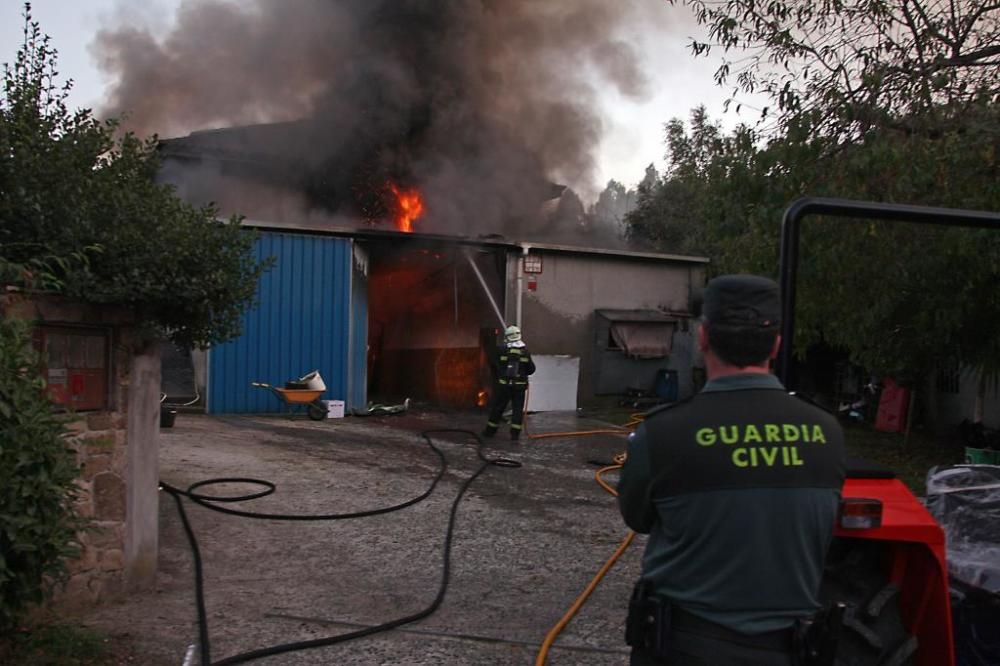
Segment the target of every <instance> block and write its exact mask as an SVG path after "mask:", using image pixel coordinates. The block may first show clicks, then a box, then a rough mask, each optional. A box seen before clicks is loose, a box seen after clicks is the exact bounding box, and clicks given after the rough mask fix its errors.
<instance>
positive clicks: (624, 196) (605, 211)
mask: <svg viewBox="0 0 1000 666" xmlns="http://www.w3.org/2000/svg"><path fill="white" fill-rule="evenodd" d="M636 197H637V195H636V193H635V191H633V190H630V189H627V188H626V187H625V186H624V185H622V184H621V183H619V182H618V181H617V180H614V179H612V180H609V181H608V184H607V186H606V187H605V188H604V189H603V190H602V191H601V193H600V194H599V195H598V196H597V201H595V202H594V204H593V205H592V206H591V209H590V216H591V217H593V218H594V221H595V222H596V224H598V225H601V226H603V227H605V228H608V229H614V230H615V233H616V234H617V235H618V236H624V235H625V216H626V215H627V214H628V212H629V211H630V210H631V209H632V207H633V205H634V204H635V201H636Z"/></svg>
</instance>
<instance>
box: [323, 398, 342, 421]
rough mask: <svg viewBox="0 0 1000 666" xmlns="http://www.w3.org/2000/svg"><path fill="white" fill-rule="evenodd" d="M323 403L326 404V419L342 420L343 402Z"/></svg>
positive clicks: (327, 401)
mask: <svg viewBox="0 0 1000 666" xmlns="http://www.w3.org/2000/svg"><path fill="white" fill-rule="evenodd" d="M323 402H324V403H325V404H326V418H328V419H342V418H344V401H343V400H324V401H323Z"/></svg>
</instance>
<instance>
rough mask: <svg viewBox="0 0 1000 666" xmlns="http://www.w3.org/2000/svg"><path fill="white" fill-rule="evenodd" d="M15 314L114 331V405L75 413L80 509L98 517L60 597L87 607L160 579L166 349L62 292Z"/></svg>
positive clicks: (111, 312)
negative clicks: (162, 364) (162, 362)
mask: <svg viewBox="0 0 1000 666" xmlns="http://www.w3.org/2000/svg"><path fill="white" fill-rule="evenodd" d="M3 305H4V307H3V308H2V310H3V311H4V312H5V313H6V314H7V315H8V316H15V317H18V318H21V319H25V320H28V321H32V322H35V323H37V324H51V325H67V326H73V325H86V326H91V327H93V326H96V327H100V328H102V329H105V330H107V331H108V332H109V333H110V343H111V344H110V358H109V359H108V361H109V366H110V367H109V382H108V395H107V408H106V409H102V410H99V411H88V412H79V413H76V414H68V415H67V429H68V430H69V437H68V438H67V443H68V445H69V446H70V447H71V448H72V449H73V450H74V452H75V453H76V457H77V462H78V463H79V465H80V477H79V479H78V481H77V485H78V487H79V489H80V492H79V494H78V496H77V501H76V504H75V509H76V511H77V512H78V513H79V514H80V515H82V516H84V517H86V518H88V519H90V521H91V522H90V527H89V529H87V530H84V531H83V532H81V533H80V534H79V537H78V538H79V542H80V545H81V554H80V558H79V559H78V560H76V561H74V562H71V563H70V564H69V573H70V578H69V581H68V583H67V585H66V587H65V588H64V589H62V590H61V591H59V592H58V593H57V596H56V598H55V603H57V604H58V605H60V606H63V607H70V608H80V607H86V606H88V605H92V604H96V603H99V602H102V601H105V600H110V599H114V598H115V597H118V596H120V595H121V594H122V593H124V592H125V591H126V590H128V589H148V588H150V587H152V586H153V584H154V577H155V574H156V553H157V545H158V544H157V536H158V530H159V525H158V506H159V494H158V489H157V484H158V474H159V472H158V470H159V466H158V460H157V455H158V447H157V442H158V435H159V395H160V355H159V349H158V346H157V345H155V344H144V343H140V341H139V340H138V339H137V337H136V334H135V330H134V328H133V327H132V320H131V316H130V314H129V313H127V312H124V311H122V310H117V309H111V308H98V307H94V306H87V305H80V304H74V303H69V302H66V301H63V300H62V299H58V298H54V297H46V298H40V299H35V300H30V301H29V300H26V299H19V300H17V301H7V302H6V303H4V304H3Z"/></svg>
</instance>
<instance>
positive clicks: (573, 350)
mask: <svg viewBox="0 0 1000 666" xmlns="http://www.w3.org/2000/svg"><path fill="white" fill-rule="evenodd" d="M526 247H528V253H527V255H518V254H515V253H512V254H511V255H510V257H509V265H508V275H510V276H512V277H511V279H510V280H509V282H508V289H507V317H508V319H509V320H511V321H514V320H515V319H516V316H517V310H518V298H519V296H518V292H519V291H520V309H521V325H522V329H523V332H524V337H525V341H526V342H527V343H528V345H529V347H530V348H531V350H532V353H533V354H537V355H549V354H551V355H570V356H578V357H579V358H580V376H579V381H578V386H577V400H578V404H579V405H581V406H586V405H590V404H594V403H596V402H598V401H599V396H600V395H602V394H608V393H624V392H625V390H626V389H627V388H631V387H635V388H641V389H644V390H649V391H652V390H653V388H654V382H655V380H656V373H657V371H658V370H660V369H665V370H673V371H675V372H676V373H677V379H678V393H679V397H681V398H683V397H686V396H687V395H689V394H690V393H691V392H692V391H693V384H694V376H693V374H694V373H693V371H692V370H693V366H694V364H695V363H696V354H695V351H694V350H695V345H694V339H693V336H694V332H693V327H692V326H689V325H688V323H689V320H690V318H691V316H692V299H693V296H694V295H695V294H696V293H697V292H698V291H699V290H700V289H701V287H702V286H703V285H704V282H705V267H706V265H707V263H708V260H707V259H704V258H700V257H682V256H672V255H656V254H652V253H639V252H625V251H621V252H619V251H609V250H588V249H584V248H568V247H562V246H540V245H531V246H526ZM519 264H520V266H519ZM525 269H527V271H525ZM597 310H645V311H650V312H651V313H663V314H665V315H669V318H671V319H674V320H676V326H674V327H673V332H672V336H671V339H670V340H669V341H668V344H669V353H668V354H667V355H666V356H665V357H662V358H654V359H646V360H637V361H636V362H635V363H634V364H633V365H631V366H627V367H631V368H632V371H631V372H630V373H622V372H621V371H620V369H619V370H616V372H617V373H618V374H619V375H620V380H619V381H620V384H621V385H620V391H616V390H614V389H613V388H609V383H608V381H607V377H606V376H605V378H604V381H600V380H601V377H600V370H601V362H602V358H601V357H602V355H607V354H609V353H610V354H619V355H621V357H622V360H623V361H624V360H626V358H627V357H628V353H627V352H626V351H625V350H624V349H622V350H614V349H611V350H609V349H608V347H609V345H608V344H607V343H606V341H605V340H603V339H602V340H597V335H598V333H599V332H601V331H603V335H604V336H606V335H607V326H606V325H605V326H604V328H603V329H601V331H599V330H598V329H599V328H600V327H599V325H598V318H599V315H597V314H596V311H597ZM612 346H613V345H612ZM619 367H621V365H620V364H619ZM605 374H607V373H605ZM630 374H631V375H632V376H629V375H630Z"/></svg>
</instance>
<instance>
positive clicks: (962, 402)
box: [925, 368, 1000, 429]
mask: <svg viewBox="0 0 1000 666" xmlns="http://www.w3.org/2000/svg"><path fill="white" fill-rule="evenodd" d="M935 379H936V378H935ZM958 379H959V381H958V386H957V388H958V391H957V392H954V391H942V390H940V389H941V388H942V386H941V384H940V383H938V382H936V381H932V382H930V383H929V385H930V389H931V390H934V391H935V395H934V399H935V401H936V405H935V409H934V411H935V414H934V420H935V421H936V425H937V426H938V427H939V428H942V429H944V428H948V427H950V426H954V425H956V424H958V423H961V422H962V421H965V420H968V421H973V420H974V414H975V406H976V395H977V393H978V391H979V374H978V373H977V372H975V371H973V370H971V369H968V368H966V369H964V370H962V371H960V372H959V378H958ZM925 388H927V387H925ZM951 388H954V385H952V387H951ZM982 416H983V425H985V426H986V427H987V428H1000V387H998V386H995V385H990V383H987V388H986V396H985V400H984V401H983V414H982Z"/></svg>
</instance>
